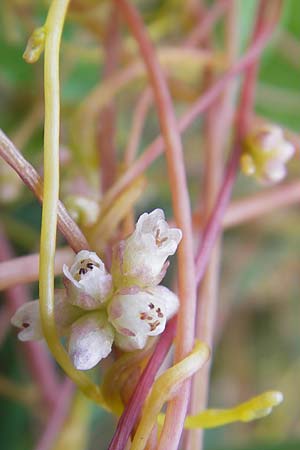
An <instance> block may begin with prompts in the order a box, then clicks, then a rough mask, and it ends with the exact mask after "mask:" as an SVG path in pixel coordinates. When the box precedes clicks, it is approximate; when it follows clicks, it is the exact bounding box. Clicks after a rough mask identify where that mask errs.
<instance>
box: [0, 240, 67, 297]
mask: <svg viewBox="0 0 300 450" xmlns="http://www.w3.org/2000/svg"><path fill="white" fill-rule="evenodd" d="M39 258H40V255H39V254H38V253H34V254H32V255H26V256H19V257H18V258H12V259H9V260H7V261H3V262H1V263H0V291H1V290H3V289H7V288H9V287H11V286H14V285H15V284H19V283H30V282H32V281H37V280H38V279H39ZM73 259H74V252H73V251H72V250H71V249H70V248H68V247H65V248H61V249H57V251H56V254H55V262H54V274H55V275H59V274H61V273H62V267H63V265H64V264H67V265H70V264H71V263H72V262H73Z"/></svg>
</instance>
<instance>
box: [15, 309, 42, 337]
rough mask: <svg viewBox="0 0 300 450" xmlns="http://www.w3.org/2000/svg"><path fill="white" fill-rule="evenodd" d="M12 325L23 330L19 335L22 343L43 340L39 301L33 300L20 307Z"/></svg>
mask: <svg viewBox="0 0 300 450" xmlns="http://www.w3.org/2000/svg"><path fill="white" fill-rule="evenodd" d="M11 323H12V325H14V326H15V327H17V328H20V329H21V331H19V333H18V338H19V339H20V341H24V342H25V341H35V340H36V341H37V340H39V339H43V333H42V327H41V320H40V311H39V302H38V301H36V300H33V301H32V302H26V303H24V305H22V306H20V308H18V309H17V311H16V312H15V314H14V315H13V317H12V318H11Z"/></svg>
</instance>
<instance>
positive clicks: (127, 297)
mask: <svg viewBox="0 0 300 450" xmlns="http://www.w3.org/2000/svg"><path fill="white" fill-rule="evenodd" d="M181 236H182V233H181V231H180V230H179V229H176V228H169V226H168V224H167V222H166V221H165V217H164V213H163V211H162V210H160V209H156V210H154V211H152V212H151V213H150V214H148V213H145V214H143V215H142V216H141V217H140V218H139V220H138V222H137V224H136V229H135V231H134V232H133V233H132V235H131V236H129V238H128V239H126V240H124V241H121V242H120V243H119V244H118V245H117V247H116V248H115V249H114V253H113V262H112V275H111V274H110V273H108V272H107V270H106V268H105V266H104V263H103V262H102V261H101V259H100V258H99V257H98V256H97V254H96V253H93V252H89V251H87V250H82V251H81V252H79V253H78V254H77V255H76V257H75V260H74V263H73V265H72V266H71V267H70V268H69V267H67V266H66V265H65V266H64V267H63V273H64V286H65V289H60V290H57V291H56V293H55V299H54V305H55V307H54V314H55V321H56V325H57V330H58V333H59V335H60V336H65V337H67V342H68V344H67V345H68V352H69V355H70V357H71V359H72V362H73V364H74V366H75V367H76V368H77V369H79V370H88V369H91V368H92V367H94V366H95V365H96V364H97V363H98V362H99V361H100V360H101V359H102V358H105V357H106V356H107V355H108V354H109V353H110V352H111V348H112V345H113V343H114V344H115V345H116V346H118V347H119V348H120V349H122V350H125V351H131V350H136V349H142V348H144V346H145V345H146V342H147V339H148V337H149V336H156V335H158V334H160V333H162V332H163V331H164V329H165V325H166V322H167V320H168V319H170V318H171V317H172V316H173V315H174V314H175V313H176V312H177V310H178V306H179V302H178V298H177V296H176V295H175V294H174V293H173V292H171V291H170V290H169V289H167V288H166V287H164V286H161V285H159V283H160V282H161V280H162V278H163V277H164V275H165V273H166V270H167V267H168V262H167V258H168V256H170V255H173V254H174V253H175V252H176V249H177V246H178V244H179V242H180V240H181ZM12 324H13V325H15V326H17V327H18V328H21V331H20V332H19V335H18V336H19V339H21V340H23V341H27V340H34V339H42V338H43V334H42V327H41V323H40V315H39V305H38V302H37V301H32V302H28V303H26V304H24V305H23V306H22V307H21V308H19V309H18V310H17V312H16V313H15V315H14V316H13V318H12Z"/></svg>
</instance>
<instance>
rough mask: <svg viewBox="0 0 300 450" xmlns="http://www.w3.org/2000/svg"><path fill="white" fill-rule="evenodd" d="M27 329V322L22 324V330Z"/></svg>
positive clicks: (28, 325)
mask: <svg viewBox="0 0 300 450" xmlns="http://www.w3.org/2000/svg"><path fill="white" fill-rule="evenodd" d="M28 327H30V324H29V323H28V322H23V323H22V328H28Z"/></svg>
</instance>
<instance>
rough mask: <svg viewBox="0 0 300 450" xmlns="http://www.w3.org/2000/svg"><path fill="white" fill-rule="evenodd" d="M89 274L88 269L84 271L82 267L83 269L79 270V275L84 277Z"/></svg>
mask: <svg viewBox="0 0 300 450" xmlns="http://www.w3.org/2000/svg"><path fill="white" fill-rule="evenodd" d="M86 272H87V270H86V269H84V268H83V267H81V269H79V275H84V274H85V273H86Z"/></svg>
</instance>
